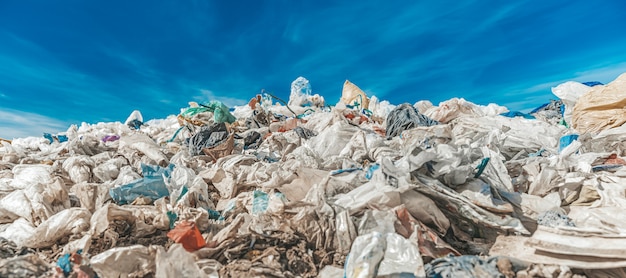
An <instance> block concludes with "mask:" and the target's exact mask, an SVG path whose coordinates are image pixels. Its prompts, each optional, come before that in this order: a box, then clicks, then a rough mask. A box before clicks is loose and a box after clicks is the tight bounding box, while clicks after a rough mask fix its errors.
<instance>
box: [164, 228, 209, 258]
mask: <svg viewBox="0 0 626 278" xmlns="http://www.w3.org/2000/svg"><path fill="white" fill-rule="evenodd" d="M167 237H169V238H171V239H172V240H173V241H174V242H176V243H180V244H182V245H183V248H185V250H187V251H189V252H193V251H196V250H198V249H200V248H202V247H204V246H205V245H206V241H204V238H203V237H202V234H200V230H198V227H196V224H195V223H193V222H189V221H182V222H180V223H178V225H176V227H175V228H174V229H173V230H171V231H169V232H168V233H167Z"/></svg>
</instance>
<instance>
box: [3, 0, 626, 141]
mask: <svg viewBox="0 0 626 278" xmlns="http://www.w3.org/2000/svg"><path fill="white" fill-rule="evenodd" d="M350 2H353V3H355V4H352V3H350ZM463 2H465V3H463ZM356 3H357V2H356V1H293V0H290V1H287V0H285V1H269V0H268V1H236V0H235V1H217V0H216V1H210V0H198V1H158V0H153V1H78V0H76V1H69V0H59V1H26V0H0V137H1V138H12V137H22V136H40V135H41V134H42V133H43V132H61V131H65V130H66V129H67V127H68V126H69V125H70V124H80V123H81V122H88V123H96V122H100V121H124V120H125V119H126V117H127V116H128V115H129V114H130V113H131V112H132V111H133V110H135V109H138V110H140V111H141V112H142V114H143V116H144V119H151V118H165V117H167V116H168V115H170V114H177V113H178V112H179V109H180V108H182V107H186V106H187V103H188V102H189V101H200V102H204V101H209V100H221V101H223V102H225V103H226V104H227V105H229V106H232V105H235V104H244V103H245V102H247V100H248V99H250V98H251V97H252V96H254V95H255V94H257V93H259V92H260V90H261V89H266V90H268V91H271V92H273V93H275V94H277V95H278V96H282V97H283V98H285V99H286V98H288V95H289V88H290V84H291V82H292V81H293V80H294V79H295V78H297V77H298V76H304V77H306V78H307V79H309V80H310V82H311V85H312V88H313V92H314V93H318V94H321V95H323V96H325V98H326V100H327V102H328V103H330V104H334V103H335V102H336V101H337V100H338V99H339V97H340V94H341V86H342V84H343V82H344V81H345V80H346V79H349V80H350V81H352V82H354V83H355V84H357V85H358V86H359V87H361V88H362V89H363V90H364V91H366V92H367V93H368V94H370V95H376V96H378V97H379V98H382V99H387V100H389V101H391V102H392V103H395V104H399V103H402V102H410V103H414V102H416V101H419V100H422V99H427V100H430V101H432V102H433V103H435V104H437V103H439V102H441V101H444V100H447V99H449V98H452V97H464V98H465V99H467V100H469V101H472V102H475V103H479V104H487V103H490V102H495V103H498V104H501V105H506V106H507V107H509V108H510V109H514V110H522V109H530V108H534V107H536V106H538V105H540V104H542V103H544V102H547V101H548V100H549V99H551V98H554V97H553V96H552V94H551V92H550V87H551V86H555V85H558V84H559V83H562V82H565V81H568V80H575V81H580V82H584V81H600V82H604V83H606V82H609V81H611V80H613V79H614V78H615V77H617V76H618V75H619V74H620V73H623V72H626V51H624V50H625V49H626V34H625V33H626V31H625V30H626V17H624V16H623V11H626V1H619V0H616V1H550V0H546V1H434V0H432V1H371V0H363V1H358V4H356ZM460 3H461V4H460Z"/></svg>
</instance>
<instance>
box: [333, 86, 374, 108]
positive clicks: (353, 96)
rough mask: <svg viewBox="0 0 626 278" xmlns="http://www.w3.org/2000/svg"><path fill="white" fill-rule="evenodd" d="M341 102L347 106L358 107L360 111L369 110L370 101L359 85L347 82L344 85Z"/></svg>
mask: <svg viewBox="0 0 626 278" xmlns="http://www.w3.org/2000/svg"><path fill="white" fill-rule="evenodd" d="M339 101H341V102H342V103H343V104H345V105H347V106H351V107H356V108H357V109H359V110H360V109H368V108H369V102H370V99H369V98H367V95H366V94H365V92H363V90H361V89H360V88H359V87H358V86H357V85H354V83H352V82H350V81H348V80H346V82H344V83H343V90H342V91H341V99H340V100H339Z"/></svg>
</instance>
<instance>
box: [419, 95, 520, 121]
mask: <svg viewBox="0 0 626 278" xmlns="http://www.w3.org/2000/svg"><path fill="white" fill-rule="evenodd" d="M507 111H508V109H507V108H506V107H504V106H499V105H497V104H494V103H490V104H489V105H487V106H482V105H476V104H474V103H471V102H469V101H466V100H465V99H463V98H452V99H449V100H446V101H444V102H442V103H439V106H437V107H432V108H430V109H428V110H426V111H425V112H424V113H423V114H424V115H426V116H427V117H429V118H431V119H433V120H435V121H439V122H440V123H448V122H450V121H452V120H454V119H456V118H460V117H483V116H490V117H493V116H495V115H499V114H502V113H504V112H507Z"/></svg>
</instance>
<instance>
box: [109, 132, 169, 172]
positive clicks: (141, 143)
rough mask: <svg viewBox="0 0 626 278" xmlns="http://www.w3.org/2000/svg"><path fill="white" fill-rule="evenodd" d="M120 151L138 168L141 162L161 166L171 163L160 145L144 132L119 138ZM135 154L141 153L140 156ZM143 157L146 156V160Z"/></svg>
mask: <svg viewBox="0 0 626 278" xmlns="http://www.w3.org/2000/svg"><path fill="white" fill-rule="evenodd" d="M118 152H120V153H121V154H123V155H124V156H125V157H126V159H128V161H130V163H131V165H133V166H135V167H137V168H139V165H140V164H141V163H145V164H155V165H160V166H166V165H167V164H168V163H169V160H168V159H167V156H165V154H164V153H163V151H162V150H161V148H160V147H159V145H157V143H156V142H154V140H153V139H151V138H150V137H148V135H146V134H144V133H132V134H130V135H127V136H122V138H120V140H119V147H118ZM135 154H139V156H136V155H135ZM142 157H145V158H146V160H141V158H142Z"/></svg>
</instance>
